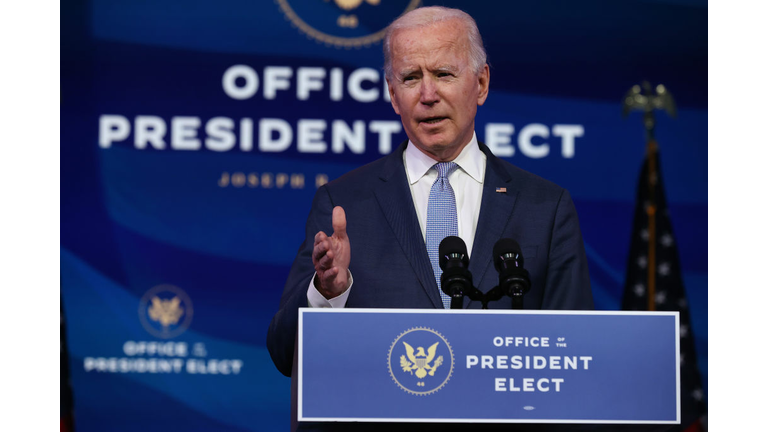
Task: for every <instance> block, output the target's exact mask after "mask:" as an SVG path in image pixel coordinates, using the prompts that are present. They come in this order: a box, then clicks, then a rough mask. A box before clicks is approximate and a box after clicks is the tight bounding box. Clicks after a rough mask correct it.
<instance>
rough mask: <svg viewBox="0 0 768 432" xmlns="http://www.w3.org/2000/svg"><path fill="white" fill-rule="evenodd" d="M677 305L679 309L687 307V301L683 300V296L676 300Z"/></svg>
mask: <svg viewBox="0 0 768 432" xmlns="http://www.w3.org/2000/svg"><path fill="white" fill-rule="evenodd" d="M677 306H678V307H679V308H680V309H685V308H687V307H688V302H687V301H686V300H685V298H681V299H680V300H678V301H677Z"/></svg>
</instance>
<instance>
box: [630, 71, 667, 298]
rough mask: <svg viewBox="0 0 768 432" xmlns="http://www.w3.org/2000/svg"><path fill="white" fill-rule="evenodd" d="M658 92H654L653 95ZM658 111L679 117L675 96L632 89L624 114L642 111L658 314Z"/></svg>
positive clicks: (651, 289) (645, 87)
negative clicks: (664, 111)
mask: <svg viewBox="0 0 768 432" xmlns="http://www.w3.org/2000/svg"><path fill="white" fill-rule="evenodd" d="M654 90H655V92H654ZM655 109H664V110H666V111H667V113H668V114H669V115H670V116H671V117H673V118H674V117H676V116H677V110H676V108H675V102H674V100H673V99H672V95H671V94H670V93H669V92H668V91H667V89H666V88H665V87H664V85H662V84H659V85H657V86H656V88H655V89H654V88H652V87H651V84H650V83H649V82H647V81H644V82H643V84H642V87H641V86H640V85H635V86H633V87H632V88H631V89H630V90H629V92H627V95H626V96H625V97H624V103H623V113H624V116H625V117H626V116H627V114H628V113H629V112H630V111H632V110H641V111H643V126H644V127H645V138H646V139H645V141H646V157H647V158H648V179H647V185H648V202H646V203H644V204H645V213H646V215H647V216H648V255H647V257H648V261H647V264H648V283H647V289H648V310H649V311H654V310H656V210H657V208H658V205H657V202H656V193H655V192H656V185H657V184H658V179H659V173H658V167H657V165H656V160H657V153H658V149H659V145H658V143H657V142H656V138H655V134H654V133H655V128H656V119H655V118H654V116H653V111H654V110H655Z"/></svg>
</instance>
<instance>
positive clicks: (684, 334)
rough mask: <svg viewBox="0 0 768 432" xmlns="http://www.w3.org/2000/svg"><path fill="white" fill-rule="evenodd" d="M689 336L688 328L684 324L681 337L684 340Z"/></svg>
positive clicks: (681, 328) (681, 327)
mask: <svg viewBox="0 0 768 432" xmlns="http://www.w3.org/2000/svg"><path fill="white" fill-rule="evenodd" d="M686 336H688V326H687V325H685V324H683V325H681V326H680V337H681V338H684V337H686Z"/></svg>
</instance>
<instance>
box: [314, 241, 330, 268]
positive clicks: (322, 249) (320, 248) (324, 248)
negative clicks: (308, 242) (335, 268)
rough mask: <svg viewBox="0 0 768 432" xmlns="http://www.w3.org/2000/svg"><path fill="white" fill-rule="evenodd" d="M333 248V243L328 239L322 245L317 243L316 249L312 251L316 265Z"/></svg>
mask: <svg viewBox="0 0 768 432" xmlns="http://www.w3.org/2000/svg"><path fill="white" fill-rule="evenodd" d="M330 248H331V242H330V241H329V240H328V239H325V240H323V241H322V242H320V243H317V244H316V245H315V247H314V248H313V249H312V261H313V262H314V263H317V262H318V261H320V260H321V259H322V258H323V257H324V256H325V254H326V253H328V250H329V249H330Z"/></svg>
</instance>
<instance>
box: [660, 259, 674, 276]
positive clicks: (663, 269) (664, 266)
mask: <svg viewBox="0 0 768 432" xmlns="http://www.w3.org/2000/svg"><path fill="white" fill-rule="evenodd" d="M671 267H672V266H670V265H669V263H668V262H663V263H661V264H659V268H658V271H659V275H661V276H668V275H669V271H670V268H671Z"/></svg>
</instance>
